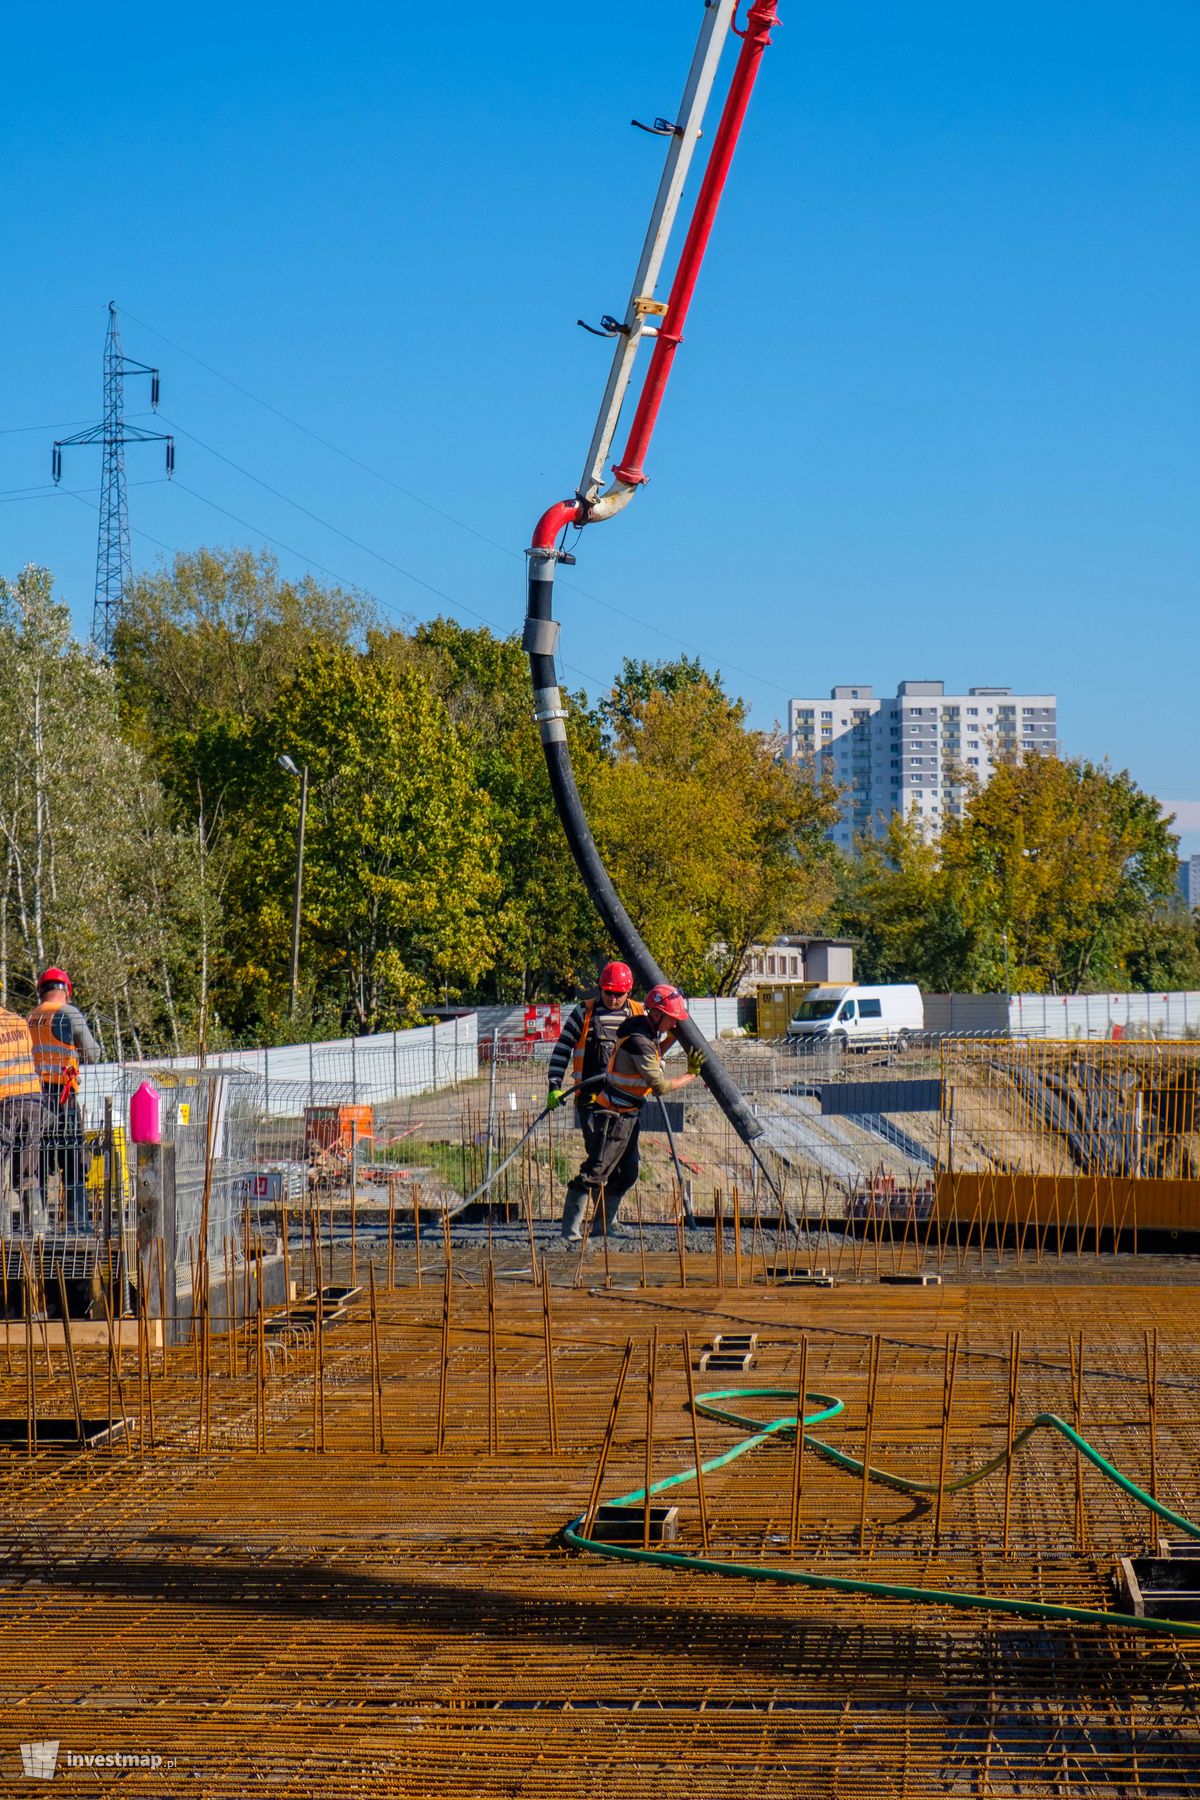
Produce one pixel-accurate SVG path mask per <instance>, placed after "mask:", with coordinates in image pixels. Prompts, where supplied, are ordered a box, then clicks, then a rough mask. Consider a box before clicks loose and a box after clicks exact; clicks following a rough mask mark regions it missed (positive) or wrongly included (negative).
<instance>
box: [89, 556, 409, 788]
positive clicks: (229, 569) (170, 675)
mask: <svg viewBox="0 0 1200 1800" xmlns="http://www.w3.org/2000/svg"><path fill="white" fill-rule="evenodd" d="M373 621H374V608H373V607H372V605H371V603H370V602H369V601H368V600H367V599H365V598H364V596H363V595H361V594H356V593H348V592H346V591H345V590H344V589H342V588H338V587H328V586H324V585H322V583H320V582H319V581H317V580H315V579H314V577H312V576H311V575H306V576H304V577H303V578H302V579H301V580H299V581H288V580H285V579H284V578H283V577H282V576H281V575H280V573H279V566H278V564H277V562H276V561H275V558H274V557H273V556H272V555H271V554H270V553H269V552H268V551H266V550H258V551H254V550H249V549H227V550H226V549H200V550H194V551H189V552H187V553H182V552H181V553H180V554H178V555H177V556H176V557H175V558H174V560H173V561H172V562H171V564H170V565H169V566H167V567H163V568H160V569H157V570H154V571H152V572H150V573H144V574H139V575H138V576H136V577H135V579H134V581H133V583H132V585H131V587H130V589H129V592H128V594H127V596H126V601H125V606H124V608H123V611H122V615H121V619H120V622H119V624H118V626H117V632H116V642H115V660H116V669H117V683H118V689H119V693H120V698H121V705H122V710H123V713H124V716H125V719H126V721H127V723H128V725H129V726H130V727H131V729H133V730H134V731H135V732H136V733H137V734H139V735H140V736H141V737H142V738H143V741H145V742H146V743H147V744H148V745H149V746H150V747H151V748H152V749H153V750H154V751H155V752H156V754H158V755H159V756H160V758H163V759H164V760H165V761H166V762H170V761H171V760H172V758H173V756H175V757H177V756H178V755H179V754H180V753H181V752H182V753H183V754H184V760H185V761H186V748H187V745H188V744H189V743H190V742H191V740H192V738H193V735H194V733H195V731H196V730H197V728H198V727H199V726H200V725H201V724H202V723H203V722H204V721H206V720H209V721H211V720H213V719H222V718H228V719H232V720H236V721H237V722H238V723H240V724H242V725H246V724H248V723H249V721H250V720H252V719H256V718H261V717H262V715H263V714H264V713H266V712H268V711H269V710H270V708H271V707H272V706H273V705H274V703H275V699H276V697H277V695H278V694H279V692H280V690H281V689H282V687H283V685H284V683H285V682H286V681H287V680H289V678H290V677H291V676H292V675H293V674H294V673H295V671H296V669H297V668H298V667H299V664H300V660H301V658H302V657H303V655H304V653H305V651H306V650H307V649H308V647H309V646H310V645H312V644H324V645H327V646H329V645H335V644H355V643H361V641H362V639H363V636H364V634H365V632H366V630H367V628H368V627H369V626H370V625H371V624H372V623H373ZM175 774H176V778H177V781H178V782H179V783H181V784H182V785H183V786H185V787H186V786H188V785H189V784H190V777H191V770H190V768H187V767H185V768H183V769H182V770H179V769H176V770H175Z"/></svg>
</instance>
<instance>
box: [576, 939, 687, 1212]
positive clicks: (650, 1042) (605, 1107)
mask: <svg viewBox="0 0 1200 1800" xmlns="http://www.w3.org/2000/svg"><path fill="white" fill-rule="evenodd" d="M606 972H607V971H606ZM686 1018H687V1002H686V1001H685V1000H684V997H683V995H682V994H681V993H680V992H679V989H678V988H674V987H671V986H669V985H668V984H667V983H666V982H660V983H659V984H658V986H657V987H653V988H651V990H650V992H649V993H648V994H647V995H646V999H645V1003H644V1007H639V1008H638V1010H637V1012H633V1011H632V1009H631V1010H630V1013H629V1015H628V1016H627V1017H626V1018H625V1019H623V1020H622V1021H621V1022H620V1023H619V1024H618V1026H617V1029H616V1035H615V1040H614V1042H613V1047H612V1050H611V1052H610V1054H609V1058H608V1063H607V1066H606V1068H605V1071H604V1079H603V1081H602V1082H601V1083H600V1084H599V1086H598V1087H597V1088H596V1089H595V1090H594V1091H595V1099H594V1100H593V1101H592V1103H591V1107H590V1111H589V1114H588V1115H587V1117H588V1121H589V1122H588V1126H587V1130H586V1136H585V1140H584V1141H585V1143H586V1145H587V1156H586V1157H585V1159H584V1162H583V1166H582V1167H581V1169H580V1171H579V1173H578V1175H577V1176H576V1177H575V1179H574V1181H572V1183H571V1185H570V1187H568V1189H567V1195H566V1200H565V1202H564V1205H563V1217H562V1234H563V1237H564V1238H565V1239H566V1240H567V1242H568V1243H573V1244H577V1243H578V1242H579V1241H580V1239H581V1238H582V1236H583V1230H582V1227H583V1219H584V1214H585V1211H586V1209H587V1206H588V1203H589V1201H600V1200H601V1199H602V1200H603V1208H604V1210H603V1220H602V1223H603V1229H604V1231H605V1232H608V1231H610V1230H611V1229H612V1228H613V1225H614V1223H615V1221H616V1217H617V1211H618V1209H619V1207H620V1204H621V1201H622V1200H623V1199H624V1197H625V1195H626V1194H627V1193H628V1192H629V1190H630V1188H631V1187H632V1186H633V1184H634V1182H635V1181H636V1180H637V1175H638V1127H639V1125H640V1122H641V1113H642V1107H643V1105H644V1104H645V1102H646V1101H647V1100H648V1099H649V1098H650V1096H651V1094H670V1093H674V1091H675V1090H676V1089H677V1088H681V1087H686V1086H687V1084H688V1082H689V1081H694V1080H695V1078H696V1076H697V1075H698V1074H699V1073H700V1070H701V1069H702V1068H703V1066H704V1057H703V1055H702V1054H701V1053H700V1051H698V1050H689V1052H688V1058H687V1072H686V1074H683V1075H678V1076H676V1077H675V1078H674V1080H672V1079H671V1078H670V1077H668V1076H667V1074H666V1072H665V1071H664V1069H663V1056H664V1054H665V1052H666V1051H667V1050H668V1049H669V1048H670V1046H671V1043H672V1041H673V1039H674V1036H675V1032H676V1029H677V1027H678V1025H679V1024H680V1023H681V1021H682V1020H684V1019H686ZM551 1104H553V1100H552V1101H551Z"/></svg>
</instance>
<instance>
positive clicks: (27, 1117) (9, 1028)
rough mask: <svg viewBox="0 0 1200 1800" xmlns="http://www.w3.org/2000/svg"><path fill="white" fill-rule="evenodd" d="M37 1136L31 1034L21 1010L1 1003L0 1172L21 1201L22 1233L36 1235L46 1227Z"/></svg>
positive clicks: (38, 1103) (38, 1089) (37, 1086)
mask: <svg viewBox="0 0 1200 1800" xmlns="http://www.w3.org/2000/svg"><path fill="white" fill-rule="evenodd" d="M41 1141H42V1084H41V1082H40V1081H39V1079H38V1072H37V1070H36V1068H35V1067H34V1063H33V1039H32V1037H31V1036H30V1031H29V1027H28V1025H27V1024H26V1023H25V1021H24V1019H23V1018H22V1017H21V1015H20V1013H14V1012H9V1011H8V1008H7V1007H3V1006H0V1173H2V1174H3V1175H5V1176H7V1178H8V1180H9V1182H10V1183H11V1186H12V1188H13V1191H14V1192H15V1194H16V1196H17V1199H18V1200H19V1202H20V1207H21V1222H20V1229H21V1231H22V1232H23V1233H24V1234H25V1235H26V1236H27V1237H33V1236H40V1235H41V1233H42V1232H43V1230H44V1228H45V1221H44V1219H43V1217H42V1206H41V1196H40V1191H39V1183H38V1172H39V1171H38V1160H39V1158H38V1153H39V1150H40V1147H41ZM8 1223H9V1225H10V1226H11V1219H10V1220H9V1221H8Z"/></svg>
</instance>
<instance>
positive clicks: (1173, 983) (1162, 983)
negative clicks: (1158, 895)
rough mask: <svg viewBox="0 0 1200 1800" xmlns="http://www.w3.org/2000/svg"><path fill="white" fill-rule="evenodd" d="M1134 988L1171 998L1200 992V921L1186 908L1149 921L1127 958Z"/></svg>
mask: <svg viewBox="0 0 1200 1800" xmlns="http://www.w3.org/2000/svg"><path fill="white" fill-rule="evenodd" d="M1126 969H1127V972H1128V975H1129V983H1130V986H1131V987H1134V988H1139V989H1141V990H1142V991H1144V992H1148V993H1160V994H1170V993H1179V992H1181V991H1184V992H1187V991H1190V992H1193V993H1194V992H1195V991H1196V990H1197V989H1200V920H1196V919H1189V918H1188V916H1187V914H1186V913H1185V912H1184V910H1183V908H1182V907H1179V908H1172V909H1170V910H1167V909H1164V910H1163V911H1162V912H1160V913H1158V914H1156V915H1155V916H1153V917H1151V918H1149V919H1147V920H1146V921H1145V922H1144V923H1143V925H1142V926H1141V929H1140V930H1139V932H1138V934H1137V937H1136V939H1135V941H1134V944H1133V948H1132V949H1131V950H1130V952H1129V954H1128V956H1127V957H1126Z"/></svg>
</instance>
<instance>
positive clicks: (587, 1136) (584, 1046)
mask: <svg viewBox="0 0 1200 1800" xmlns="http://www.w3.org/2000/svg"><path fill="white" fill-rule="evenodd" d="M641 1010H642V1007H641V1002H640V1001H638V1000H635V999H634V997H633V970H632V969H631V968H630V967H629V964H628V963H623V962H607V963H605V965H604V967H603V968H602V969H601V971H600V989H599V992H598V993H595V992H593V993H591V994H589V995H587V996H586V998H585V999H583V1000H581V1001H580V1002H579V1004H578V1005H577V1006H575V1007H573V1008H572V1009H571V1011H570V1013H568V1015H567V1018H566V1020H565V1022H564V1024H563V1028H562V1031H561V1033H560V1034H559V1038H558V1042H557V1043H556V1044H555V1046H554V1049H553V1051H552V1052H551V1055H550V1068H549V1070H548V1072H547V1078H548V1081H549V1093H548V1094H547V1096H546V1099H547V1104H548V1105H549V1107H550V1110H551V1111H552V1112H553V1111H554V1109H555V1108H556V1107H558V1106H561V1105H562V1103H563V1101H564V1099H565V1098H566V1097H567V1096H566V1093H565V1092H564V1090H565V1089H566V1088H567V1086H568V1078H569V1085H570V1086H571V1087H573V1088H576V1089H579V1088H580V1087H581V1084H584V1085H583V1086H582V1091H580V1092H577V1093H576V1094H575V1096H574V1102H575V1123H576V1125H578V1127H579V1129H580V1130H581V1131H582V1132H583V1143H584V1149H585V1151H586V1152H587V1154H588V1155H589V1156H590V1155H591V1153H592V1149H593V1142H592V1140H593V1138H594V1137H595V1135H596V1131H597V1128H598V1126H597V1121H598V1118H599V1115H598V1114H597V1112H596V1110H595V1100H596V1095H597V1092H598V1089H599V1082H600V1077H601V1076H602V1075H603V1074H604V1071H605V1069H606V1068H607V1067H608V1059H609V1057H610V1056H611V1055H612V1052H613V1045H614V1044H615V1043H616V1041H617V1031H618V1030H619V1028H620V1027H621V1026H622V1025H623V1024H624V1023H625V1021H626V1019H630V1018H636V1017H637V1016H638V1015H639V1014H640V1013H641ZM637 1170H638V1159H637V1134H636V1133H634V1134H633V1137H632V1138H631V1140H630V1143H629V1145H628V1146H627V1154H626V1156H625V1159H624V1161H623V1163H622V1165H621V1167H620V1168H619V1169H614V1170H613V1172H612V1176H611V1179H610V1184H609V1192H610V1194H611V1196H612V1200H613V1213H614V1216H615V1212H616V1207H617V1205H619V1204H620V1199H621V1195H622V1194H624V1193H626V1192H627V1191H628V1189H629V1188H631V1187H632V1186H633V1183H634V1182H635V1181H636V1179H637ZM585 1201H586V1193H585V1192H584V1191H583V1190H582V1189H581V1187H580V1185H579V1183H578V1182H575V1183H572V1185H571V1186H570V1187H569V1188H568V1189H567V1201H566V1206H565V1209H564V1211H563V1222H562V1231H563V1236H564V1237H565V1238H566V1239H567V1241H568V1242H569V1243H578V1242H579V1240H580V1238H581V1237H582V1235H583V1232H582V1224H583V1208H584V1204H585Z"/></svg>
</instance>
